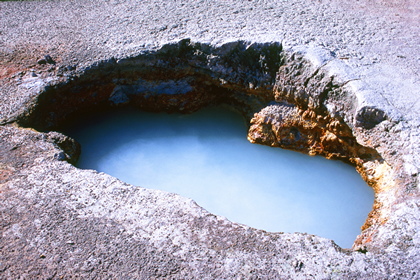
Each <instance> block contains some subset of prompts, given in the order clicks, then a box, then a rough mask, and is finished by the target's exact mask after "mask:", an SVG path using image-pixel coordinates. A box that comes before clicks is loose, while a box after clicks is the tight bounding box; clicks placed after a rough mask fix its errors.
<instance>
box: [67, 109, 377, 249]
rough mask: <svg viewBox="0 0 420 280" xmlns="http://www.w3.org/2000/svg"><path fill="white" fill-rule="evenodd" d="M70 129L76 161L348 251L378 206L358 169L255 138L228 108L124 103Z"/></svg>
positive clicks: (231, 217)
mask: <svg viewBox="0 0 420 280" xmlns="http://www.w3.org/2000/svg"><path fill="white" fill-rule="evenodd" d="M66 133H67V134H69V135H70V136H72V137H74V138H75V139H77V141H79V142H80V143H81V145H82V154H81V157H80V160H79V162H78V164H77V166H78V167H80V168H88V169H96V170H98V171H102V172H105V173H108V174H110V175H112V176H115V177H117V178H119V179H121V180H123V181H125V182H127V183H130V184H133V185H138V186H142V187H146V188H153V189H160V190H165V191H169V192H174V193H178V194H181V195H182V196H185V197H189V198H192V199H194V200H195V201H196V202H197V203H198V204H199V205H201V206H202V207H204V208H205V209H207V210H208V211H210V212H212V213H214V214H217V215H222V216H225V217H227V218H228V219H229V220H231V221H234V222H238V223H242V224H246V225H249V226H252V227H255V228H258V229H264V230H266V231H271V232H278V231H281V232H307V233H310V234H316V235H319V236H322V237H326V238H330V239H333V240H334V241H335V242H336V243H337V244H338V245H340V246H342V247H345V248H349V247H351V246H352V243H353V241H354V240H355V238H356V236H357V235H358V234H360V227H361V226H362V225H363V223H364V221H365V219H366V217H367V215H368V213H369V211H370V210H371V208H372V204H373V199H374V195H373V191H372V189H371V188H369V187H368V186H367V184H366V183H365V182H364V181H363V180H362V179H361V177H360V175H359V174H358V173H357V172H356V171H355V169H354V168H353V167H351V166H349V165H347V164H345V163H342V162H339V161H332V160H327V159H324V158H322V157H310V156H307V155H304V154H300V153H297V152H293V151H287V150H283V149H280V148H271V147H266V146H262V145H256V144H251V143H249V142H248V141H247V139H246V135H247V127H246V124H245V122H244V120H243V118H242V117H241V116H240V115H239V114H237V113H235V112H232V111H229V110H226V109H222V108H210V109H205V110H202V111H200V112H198V113H194V114H191V115H181V114H165V113H159V114H157V113H145V112H139V111H133V110H130V109H124V110H118V111H116V112H112V113H106V114H99V115H96V116H95V117H94V118H89V119H85V120H84V121H83V123H77V125H75V126H73V128H69V130H68V131H66Z"/></svg>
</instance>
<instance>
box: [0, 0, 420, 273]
mask: <svg viewBox="0 0 420 280" xmlns="http://www.w3.org/2000/svg"><path fill="white" fill-rule="evenodd" d="M0 10H1V11H2V16H1V17H0V26H1V28H0V30H1V32H0V64H1V65H2V69H1V70H0V79H1V83H0V98H1V100H2V101H1V102H0V123H1V126H0V146H1V147H0V197H1V201H2V203H1V204H0V214H1V215H0V223H1V226H0V230H1V237H2V238H1V239H0V247H1V251H2V254H0V278H4V279H13V278H28V279H32V278H51V279H52V278H69V277H76V278H87V279H94V278H117V279H129V278H136V279H151V278H152V279H153V278H174V279H185V278H194V279H221V278H225V279H230V278H252V279H254V278H263V279H308V278H316V279H420V276H419V275H418V268H419V267H420V256H419V254H420V248H419V247H420V234H419V228H420V218H419V217H420V213H419V212H420V211H419V205H420V196H419V186H420V184H419V176H418V172H419V169H420V156H419V155H420V140H419V139H420V118H419V113H418V112H420V103H419V88H420V87H419V82H418V81H419V79H418V73H419V72H418V70H419V64H418V62H419V59H420V57H419V55H420V49H419V48H420V47H419V46H420V41H419V40H420V39H419V38H420V36H419V35H420V34H419V24H418V11H419V4H418V3H417V2H416V1H404V3H400V1H397V0H395V1H376V2H375V3H373V2H372V3H371V2H369V1H358V2H357V3H343V2H340V1H335V0H329V1H316V2H315V1H312V2H308V1H301V0H293V1H276V2H264V3H261V2H258V3H256V2H255V1H247V2H237V3H232V2H226V1H211V2H208V1H201V2H197V1H183V2H182V3H181V2H179V1H125V2H120V1H106V2H104V1H97V0H90V1H83V3H82V2H79V1H18V2H14V1H13V2H9V1H6V2H1V3H0ZM57 19H60V20H57ZM98 19H100V20H98ZM185 38H191V40H185ZM28 42H30V43H28ZM279 42H282V44H280V43H279ZM168 43H171V44H168ZM39 53H44V54H45V53H48V54H50V55H51V57H54V61H55V63H56V64H57V65H56V67H55V68H50V67H51V65H46V64H42V63H41V64H39V63H37V62H38V59H39ZM46 62H47V61H46ZM74 65H77V68H74ZM69 67H70V68H69ZM31 69H32V70H34V71H35V72H36V73H37V74H36V75H37V76H36V77H30V76H29V75H25V73H34V72H31V71H30V70H31ZM60 69H61V70H60ZM62 69H68V70H69V71H63V70H62ZM64 72H66V73H64ZM145 81H147V82H145ZM169 84H171V85H175V86H177V87H178V91H177V93H182V94H168V91H167V90H166V89H167V88H166V86H165V85H169ZM159 86H160V88H159ZM157 87H158V88H157ZM162 87H163V89H162ZM145 88H146V89H145ZM131 89H134V91H132V90H131ZM159 89H162V90H163V94H157V93H158V91H159ZM187 89H188V90H187ZM127 91H129V93H128V92H127ZM133 92H135V94H133ZM147 92H152V93H154V94H151V95H150V96H149V95H148V96H147V98H146V95H147ZM169 93H170V92H169ZM126 103H127V104H130V105H135V106H137V107H139V108H145V107H147V108H152V106H154V107H153V110H156V111H165V110H166V111H173V110H179V111H186V112H192V111H194V110H197V109H199V108H201V107H203V106H205V105H207V104H212V103H228V104H230V105H231V106H233V107H235V108H236V109H237V110H239V111H240V112H242V113H243V114H244V116H246V117H247V118H248V119H250V120H251V118H252V117H253V116H254V113H256V115H255V116H254V117H255V118H256V119H257V120H258V122H255V125H256V127H254V128H255V129H256V130H255V131H259V132H262V134H256V135H260V136H264V135H265V134H264V133H273V135H276V134H275V132H276V131H278V129H279V127H282V126H283V125H284V123H285V122H287V121H288V120H294V121H298V122H297V124H300V125H302V124H303V123H304V121H305V120H306V121H307V122H309V123H311V124H313V127H312V129H315V130H319V131H322V133H324V134H322V135H323V137H321V138H322V139H321V138H320V139H318V140H319V141H320V143H324V144H325V143H326V144H328V143H330V144H329V146H326V147H327V148H324V150H319V151H318V150H316V149H315V148H314V149H312V150H311V151H314V153H317V152H319V153H321V154H322V153H323V152H325V153H324V155H326V156H328V154H329V155H331V156H335V157H339V158H341V159H343V160H349V161H351V162H352V163H353V164H354V165H356V166H357V168H358V171H359V172H360V173H361V174H362V175H363V177H364V179H365V180H366V181H367V182H369V183H370V184H371V185H372V187H373V188H374V190H375V193H376V197H375V205H374V209H373V210H372V212H371V213H370V215H369V217H368V219H367V221H366V224H365V226H364V228H363V231H362V232H361V234H360V236H359V237H358V238H357V240H356V241H355V244H354V246H353V248H352V249H342V248H340V247H338V246H337V245H336V244H335V243H334V242H333V241H331V240H327V239H325V238H322V237H318V236H314V235H310V234H306V233H269V232H265V231H262V230H257V229H253V228H250V227H248V226H245V225H240V224H235V223H232V222H230V221H228V220H227V219H226V218H224V217H220V216H216V215H213V214H211V213H209V212H207V211H206V210H204V209H202V208H201V207H200V206H198V205H197V204H196V203H195V202H194V201H192V200H190V199H186V198H183V197H181V196H179V195H176V194H170V193H167V192H163V191H158V190H149V189H144V188H141V187H139V186H131V185H128V184H126V183H124V182H121V181H119V180H118V179H116V178H113V177H111V176H109V175H107V174H103V173H98V172H96V171H93V170H80V169H77V168H76V167H74V166H73V165H72V164H71V163H73V162H75V161H76V160H77V157H78V154H79V153H80V147H79V146H78V144H77V143H75V142H74V140H72V139H70V138H69V137H67V136H64V135H62V134H60V133H58V132H53V131H51V129H53V128H57V127H59V126H60V124H61V123H62V122H63V121H64V120H66V119H67V118H69V117H70V116H71V114H74V113H78V112H79V111H80V110H82V111H89V110H92V108H97V107H101V106H104V107H109V106H113V105H116V104H117V105H119V106H124V104H126ZM23 126H26V127H32V128H24V127H23ZM261 127H263V128H265V130H258V129H259V128H261ZM33 128H35V129H37V130H38V131H37V130H35V129H33ZM40 131H44V132H40ZM278 135H282V134H281V133H279V134H278ZM324 136H325V137H324ZM267 139H268V138H267ZM272 139H275V138H272ZM270 141H271V140H270ZM322 141H324V142H322ZM334 141H335V142H334ZM340 141H342V142H340ZM334 143H344V144H345V145H347V146H346V147H350V148H351V149H347V150H350V151H349V152H348V153H344V152H343V151H342V150H340V149H339V148H340V147H343V145H344V144H343V145H341V146H340V145H339V146H337V145H335V144H334ZM267 144H269V143H268V142H267ZM337 147H338V148H337ZM337 149H338V150H337Z"/></svg>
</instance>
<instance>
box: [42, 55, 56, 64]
mask: <svg viewBox="0 0 420 280" xmlns="http://www.w3.org/2000/svg"><path fill="white" fill-rule="evenodd" d="M44 59H45V61H46V62H47V63H48V64H55V61H54V60H53V59H52V57H51V56H50V55H48V54H47V55H46V56H44Z"/></svg>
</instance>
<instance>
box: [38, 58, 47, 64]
mask: <svg viewBox="0 0 420 280" xmlns="http://www.w3.org/2000/svg"><path fill="white" fill-rule="evenodd" d="M37 63H38V64H40V65H42V64H47V61H46V60H45V59H44V58H42V59H40V60H38V62H37Z"/></svg>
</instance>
